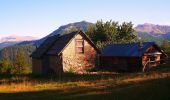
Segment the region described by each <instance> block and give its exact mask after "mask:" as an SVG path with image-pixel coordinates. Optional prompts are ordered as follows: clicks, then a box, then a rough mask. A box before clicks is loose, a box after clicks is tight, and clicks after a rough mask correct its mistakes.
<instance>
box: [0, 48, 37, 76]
mask: <svg viewBox="0 0 170 100" xmlns="http://www.w3.org/2000/svg"><path fill="white" fill-rule="evenodd" d="M34 50H35V46H32V45H19V46H10V47H6V48H4V49H2V50H1V51H0V74H27V73H30V72H31V58H30V57H29V56H30V54H31V53H32V52H33V51H34Z"/></svg>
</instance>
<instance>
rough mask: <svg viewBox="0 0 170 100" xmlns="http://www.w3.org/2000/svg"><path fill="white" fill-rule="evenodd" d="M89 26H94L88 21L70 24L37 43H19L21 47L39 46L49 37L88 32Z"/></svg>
mask: <svg viewBox="0 0 170 100" xmlns="http://www.w3.org/2000/svg"><path fill="white" fill-rule="evenodd" d="M89 25H93V23H90V22H86V21H81V22H75V23H70V24H67V25H63V26H60V27H59V28H58V29H56V30H55V31H53V32H52V33H50V34H49V35H47V36H45V37H43V38H41V39H39V40H37V41H28V42H21V43H19V44H20V45H22V44H24V45H25V44H33V45H36V46H39V45H40V44H41V43H42V42H43V41H44V40H45V39H47V38H48V37H49V36H53V35H57V34H67V33H69V32H70V31H72V30H82V31H84V32H85V31H87V28H88V26H89Z"/></svg>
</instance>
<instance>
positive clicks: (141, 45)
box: [139, 41, 143, 50]
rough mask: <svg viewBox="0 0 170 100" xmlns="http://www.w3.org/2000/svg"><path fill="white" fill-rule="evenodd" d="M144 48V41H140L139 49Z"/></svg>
mask: <svg viewBox="0 0 170 100" xmlns="http://www.w3.org/2000/svg"><path fill="white" fill-rule="evenodd" d="M142 49H143V42H142V41H139V50H142Z"/></svg>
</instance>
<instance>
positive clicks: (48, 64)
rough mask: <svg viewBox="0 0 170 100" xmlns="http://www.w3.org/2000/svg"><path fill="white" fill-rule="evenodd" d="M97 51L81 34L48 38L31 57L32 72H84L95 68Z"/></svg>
mask: <svg viewBox="0 0 170 100" xmlns="http://www.w3.org/2000/svg"><path fill="white" fill-rule="evenodd" d="M98 52H99V50H98V49H97V48H96V46H95V45H94V44H93V42H92V41H91V40H90V39H89V38H88V37H87V36H86V35H85V34H84V33H83V32H82V31H77V32H72V33H69V34H65V35H54V36H51V37H48V38H47V39H46V40H45V41H44V43H42V44H41V45H40V46H39V47H38V48H37V49H36V50H35V51H34V52H33V53H32V55H31V57H32V72H33V73H34V74H48V73H56V74H61V73H63V72H70V71H71V72H84V71H86V70H87V69H90V68H93V67H95V64H96V57H97V54H98Z"/></svg>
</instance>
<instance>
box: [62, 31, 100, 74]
mask: <svg viewBox="0 0 170 100" xmlns="http://www.w3.org/2000/svg"><path fill="white" fill-rule="evenodd" d="M76 40H83V41H84V42H83V46H84V48H83V49H84V50H83V53H78V52H77V51H76ZM96 54H97V51H96V50H95V48H94V47H93V46H92V45H91V44H90V43H89V41H88V40H87V39H86V38H85V37H84V36H82V35H81V34H76V35H75V36H74V38H73V39H72V40H71V41H70V42H69V44H68V45H67V46H66V47H65V48H64V49H63V51H62V56H63V70H64V71H65V72H69V71H74V72H82V71H84V70H85V69H88V68H92V67H95V58H96Z"/></svg>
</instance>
